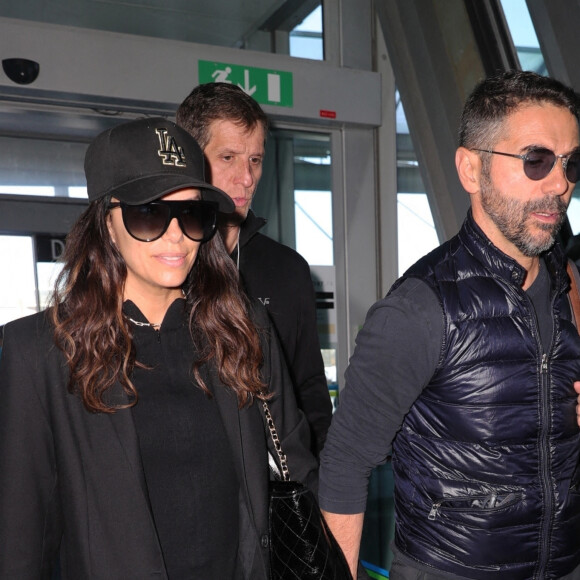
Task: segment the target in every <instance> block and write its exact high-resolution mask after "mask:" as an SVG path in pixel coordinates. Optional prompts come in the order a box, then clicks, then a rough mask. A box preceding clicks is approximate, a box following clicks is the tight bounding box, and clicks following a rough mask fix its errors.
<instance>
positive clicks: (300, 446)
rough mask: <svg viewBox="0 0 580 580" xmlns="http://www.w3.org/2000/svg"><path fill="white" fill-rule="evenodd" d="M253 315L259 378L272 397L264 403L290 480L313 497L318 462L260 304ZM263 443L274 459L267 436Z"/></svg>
mask: <svg viewBox="0 0 580 580" xmlns="http://www.w3.org/2000/svg"><path fill="white" fill-rule="evenodd" d="M254 311H255V320H256V322H257V324H258V325H259V327H260V328H261V335H262V350H263V353H264V367H263V368H264V371H263V377H264V380H265V381H266V383H267V385H268V389H269V392H270V394H271V395H272V397H271V399H269V400H268V407H269V408H270V412H271V413H272V417H273V419H274V423H275V425H276V430H277V432H278V436H279V437H280V441H281V445H282V450H283V451H284V453H285V454H286V458H287V461H288V469H289V471H290V478H291V479H293V480H296V481H301V482H302V483H304V484H306V485H307V486H308V487H309V488H310V489H311V490H312V491H313V492H314V493H318V462H317V460H316V458H315V457H314V455H312V453H311V451H310V445H309V442H310V428H309V426H308V422H307V421H306V417H305V416H304V413H303V412H302V411H301V410H300V409H299V408H298V405H297V404H296V398H295V395H294V389H293V386H292V381H291V380H290V376H289V374H288V369H287V367H286V362H285V360H284V356H283V354H282V350H281V348H280V344H279V341H278V338H277V336H276V333H275V331H274V329H273V327H272V323H271V321H270V319H269V317H268V315H267V313H266V311H265V309H264V308H263V307H262V306H261V305H260V304H255V305H254ZM264 428H266V424H265V423H264ZM267 441H268V448H269V450H270V452H271V453H272V454H273V456H274V457H277V455H276V450H275V448H274V444H273V442H272V439H271V437H270V436H268V437H267Z"/></svg>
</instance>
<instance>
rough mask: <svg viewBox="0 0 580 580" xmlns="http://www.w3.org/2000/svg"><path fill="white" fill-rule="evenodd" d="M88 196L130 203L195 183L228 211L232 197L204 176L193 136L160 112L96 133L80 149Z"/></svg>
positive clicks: (144, 200) (151, 198) (221, 209)
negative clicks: (83, 161) (84, 146)
mask: <svg viewBox="0 0 580 580" xmlns="http://www.w3.org/2000/svg"><path fill="white" fill-rule="evenodd" d="M85 175H86V178H87V193H88V196H89V201H95V200H97V199H100V198H101V197H104V196H106V195H110V196H112V197H115V198H117V199H118V200H120V201H123V202H125V203H127V204H129V205H139V204H142V203H148V202H150V201H153V200H154V199H158V198H160V197H162V196H164V195H166V194H168V193H171V192H173V191H176V190H178V189H184V188H187V187H194V188H197V189H199V190H200V191H201V197H202V199H204V200H207V201H213V202H216V203H217V204H218V207H219V211H220V212H222V213H232V212H233V211H234V209H235V205H234V202H233V201H232V200H231V198H230V197H229V196H228V195H227V194H226V193H224V192H223V191H222V190H221V189H218V188H217V187H214V186H213V185H211V184H210V183H207V182H206V180H205V160H204V157H203V152H202V151H201V149H200V147H199V145H198V144H197V141H196V140H195V139H194V138H193V137H192V136H191V135H190V134H189V133H188V132H187V131H185V130H184V129H182V128H181V127H178V126H177V125H176V124H175V123H173V122H171V121H168V120H166V119H164V118H162V117H153V118H149V119H138V120H137V121H129V122H128V123H122V124H120V125H117V126H115V127H113V128H112V129H108V130H107V131H104V132H103V133H101V134H99V135H97V137H96V138H95V140H94V141H93V142H92V143H91V144H90V145H89V148H88V149H87V153H86V155H85Z"/></svg>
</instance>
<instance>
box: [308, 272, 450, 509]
mask: <svg viewBox="0 0 580 580" xmlns="http://www.w3.org/2000/svg"><path fill="white" fill-rule="evenodd" d="M443 334H444V324H443V311H442V309H441V305H440V304H439V301H438V299H437V297H436V296H435V294H434V292H433V291H432V290H431V288H430V287H429V286H427V284H425V283H424V282H422V281H419V280H415V279H408V280H406V281H405V282H403V284H401V286H399V287H398V288H397V289H396V290H395V291H393V292H392V293H391V294H389V295H388V296H387V297H386V298H383V299H382V300H379V301H378V302H377V303H376V304H374V305H373V306H372V307H371V309H370V310H369V313H368V315H367V318H366V321H365V323H364V326H363V328H362V329H361V330H360V332H359V333H358V335H357V337H356V347H355V350H354V353H353V356H352V357H351V359H350V363H349V366H348V368H347V370H346V373H345V379H346V384H345V388H344V391H342V392H341V396H340V404H339V406H338V409H337V410H336V413H335V414H334V419H333V421H332V426H331V427H330V431H329V433H328V439H327V441H326V445H325V447H324V449H323V451H322V454H321V457H320V495H319V499H320V506H321V507H322V508H323V509H324V510H326V511H328V512H334V513H342V514H355V513H362V512H364V511H365V507H366V500H367V486H368V477H369V474H370V472H371V470H372V469H373V468H374V467H376V466H377V465H380V464H382V463H384V462H385V461H386V460H387V457H388V455H389V453H390V452H391V444H392V441H393V439H394V438H395V437H396V434H397V432H398V431H399V429H400V428H401V425H402V422H403V419H404V417H405V415H406V413H407V412H408V411H409V409H410V408H411V405H413V403H414V401H415V400H416V399H417V397H418V396H419V395H420V394H421V391H422V390H423V388H424V387H425V386H426V385H427V383H428V382H429V380H430V378H431V376H432V375H433V373H434V372H435V369H436V367H437V363H438V360H439V357H440V354H441V348H442V346H441V345H442V341H443Z"/></svg>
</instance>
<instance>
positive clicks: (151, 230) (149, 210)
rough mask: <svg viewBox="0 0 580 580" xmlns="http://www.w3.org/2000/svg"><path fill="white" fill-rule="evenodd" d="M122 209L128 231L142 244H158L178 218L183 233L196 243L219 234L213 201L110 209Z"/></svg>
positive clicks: (113, 204)
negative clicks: (172, 221)
mask: <svg viewBox="0 0 580 580" xmlns="http://www.w3.org/2000/svg"><path fill="white" fill-rule="evenodd" d="M116 207H120V208H121V212H122V215H123V223H124V224H125V229H126V230H127V232H129V235H131V236H132V237H133V238H135V239H136V240H139V241H140V242H153V241H155V240H158V239H159V238H160V237H161V236H162V235H163V234H164V233H165V232H166V231H167V228H168V227H169V224H170V223H171V220H172V219H173V218H177V223H178V224H179V227H180V228H181V231H182V232H183V233H184V234H185V235H186V236H187V237H188V238H189V239H190V240H193V241H194V242H207V241H208V240H210V239H211V237H212V236H213V235H214V233H215V231H216V225H217V203H213V202H211V201H202V200H191V201H165V200H156V201H151V202H149V203H143V204H141V205H129V204H127V203H124V202H111V203H109V209H114V208H116Z"/></svg>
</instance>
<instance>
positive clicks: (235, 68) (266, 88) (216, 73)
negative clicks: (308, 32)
mask: <svg viewBox="0 0 580 580" xmlns="http://www.w3.org/2000/svg"><path fill="white" fill-rule="evenodd" d="M198 77H199V83H200V84H205V83H231V84H234V85H238V87H240V88H241V89H243V90H244V91H245V92H246V93H247V94H248V95H250V96H251V97H253V98H254V99H255V100H256V101H258V103H260V104H262V105H274V106H278V107H292V106H293V89H292V73H291V72H286V71H279V70H271V69H266V68H256V67H250V66H240V65H238V64H228V63H225V62H214V61H209V60H200V61H199V62H198Z"/></svg>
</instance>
